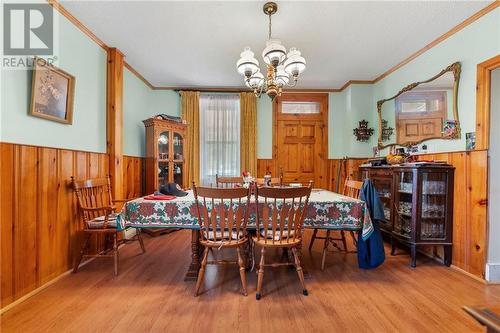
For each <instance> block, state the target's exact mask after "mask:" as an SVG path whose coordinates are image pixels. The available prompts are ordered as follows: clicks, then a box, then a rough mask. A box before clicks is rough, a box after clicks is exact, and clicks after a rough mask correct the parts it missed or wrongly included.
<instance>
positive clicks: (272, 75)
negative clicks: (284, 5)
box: [236, 2, 306, 99]
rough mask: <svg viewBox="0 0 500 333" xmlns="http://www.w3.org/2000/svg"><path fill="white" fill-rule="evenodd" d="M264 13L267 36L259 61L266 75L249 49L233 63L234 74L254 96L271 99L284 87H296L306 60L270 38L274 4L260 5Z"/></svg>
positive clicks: (246, 48)
mask: <svg viewBox="0 0 500 333" xmlns="http://www.w3.org/2000/svg"><path fill="white" fill-rule="evenodd" d="M263 9H264V14H266V15H267V16H269V36H268V40H267V42H266V48H265V49H264V51H262V58H263V59H264V62H265V63H266V64H267V76H266V77H264V75H263V74H262V73H261V72H260V68H259V61H258V60H257V59H255V57H254V53H253V52H252V50H250V48H249V47H245V49H244V50H243V52H241V54H240V57H241V58H240V60H238V62H237V63H236V67H237V68H238V73H240V74H241V75H243V76H244V77H245V84H246V85H247V87H249V88H250V89H252V90H253V92H254V93H255V96H257V97H260V96H261V95H262V94H263V93H266V94H267V95H268V96H269V97H271V99H274V98H275V97H276V96H280V95H281V92H282V90H283V87H284V86H289V87H294V86H295V85H297V80H298V78H299V75H300V74H301V73H302V72H303V71H304V70H305V69H306V60H305V59H304V58H303V57H302V56H301V55H300V51H299V50H297V49H296V48H295V47H292V48H290V51H289V52H288V54H287V53H286V48H285V47H284V46H283V45H282V44H281V41H280V40H279V39H274V38H272V35H271V16H272V15H273V14H276V12H277V11H278V5H277V4H276V3H274V2H268V3H266V4H265V5H264V8H263Z"/></svg>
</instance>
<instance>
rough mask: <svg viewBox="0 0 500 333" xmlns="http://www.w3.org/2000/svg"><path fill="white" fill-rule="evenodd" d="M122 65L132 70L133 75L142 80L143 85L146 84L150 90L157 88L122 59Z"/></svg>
mask: <svg viewBox="0 0 500 333" xmlns="http://www.w3.org/2000/svg"><path fill="white" fill-rule="evenodd" d="M123 65H124V66H125V68H126V69H128V70H129V71H131V72H132V74H134V75H135V76H137V77H138V78H139V80H141V81H142V82H144V84H145V85H147V86H148V87H149V88H150V89H152V90H158V88H156V87H154V86H153V85H152V84H151V83H150V82H149V81H148V80H146V79H145V78H144V76H142V75H141V73H139V72H138V71H136V70H135V68H134V67H132V66H131V65H130V64H129V63H128V62H126V61H124V62H123Z"/></svg>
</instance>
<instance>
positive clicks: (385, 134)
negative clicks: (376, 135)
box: [382, 119, 394, 141]
mask: <svg viewBox="0 0 500 333" xmlns="http://www.w3.org/2000/svg"><path fill="white" fill-rule="evenodd" d="M392 134H394V128H392V127H389V125H388V124H387V120H385V119H382V141H389V140H391V136H392Z"/></svg>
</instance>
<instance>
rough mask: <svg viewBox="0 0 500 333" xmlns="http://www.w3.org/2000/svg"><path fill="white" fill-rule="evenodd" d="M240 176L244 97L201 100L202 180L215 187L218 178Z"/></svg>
mask: <svg viewBox="0 0 500 333" xmlns="http://www.w3.org/2000/svg"><path fill="white" fill-rule="evenodd" d="M216 174H218V175H219V176H239V175H240V97H239V95H237V94H201V96H200V178H201V183H202V185H205V186H210V185H213V186H215V175H216Z"/></svg>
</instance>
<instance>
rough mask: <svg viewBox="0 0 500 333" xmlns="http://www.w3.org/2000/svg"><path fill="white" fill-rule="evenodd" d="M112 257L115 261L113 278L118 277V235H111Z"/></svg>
mask: <svg viewBox="0 0 500 333" xmlns="http://www.w3.org/2000/svg"><path fill="white" fill-rule="evenodd" d="M113 255H114V261H115V276H117V275H118V233H114V234H113Z"/></svg>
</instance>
